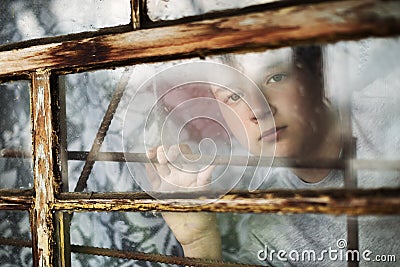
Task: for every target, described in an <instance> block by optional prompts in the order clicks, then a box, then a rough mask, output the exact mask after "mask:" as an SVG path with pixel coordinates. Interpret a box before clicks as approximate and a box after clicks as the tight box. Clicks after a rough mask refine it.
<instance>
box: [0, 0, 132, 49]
mask: <svg viewBox="0 0 400 267" xmlns="http://www.w3.org/2000/svg"><path fill="white" fill-rule="evenodd" d="M130 14H131V11H130V1H129V0H89V1H79V0H72V1H71V0H50V1H48V0H34V1H27V0H18V1H14V0H3V1H1V2H0V25H1V26H0V45H2V44H8V43H14V42H18V41H24V40H29V39H35V38H40V37H49V36H56V35H63V34H69V33H77V32H84V31H95V30H97V29H100V28H104V27H110V26H118V25H126V24H129V22H130Z"/></svg>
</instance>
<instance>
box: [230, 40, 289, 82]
mask: <svg viewBox="0 0 400 267" xmlns="http://www.w3.org/2000/svg"><path fill="white" fill-rule="evenodd" d="M234 61H235V64H236V65H237V67H238V68H239V70H240V71H241V72H243V73H244V74H245V75H247V76H249V77H250V78H251V79H254V80H257V79H259V78H262V77H260V75H263V74H265V73H266V72H268V71H274V69H279V68H280V67H286V66H288V65H289V64H291V63H292V61H293V59H292V50H291V49H290V48H283V49H277V50H270V51H266V52H263V53H250V54H244V55H236V56H234ZM256 82H257V81H256Z"/></svg>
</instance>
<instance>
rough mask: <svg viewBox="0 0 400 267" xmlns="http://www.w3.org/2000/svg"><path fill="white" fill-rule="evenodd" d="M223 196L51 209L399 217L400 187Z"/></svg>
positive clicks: (138, 197) (107, 198)
mask: <svg viewBox="0 0 400 267" xmlns="http://www.w3.org/2000/svg"><path fill="white" fill-rule="evenodd" d="M155 195H156V194H155ZM220 195H221V198H220V199H218V197H220ZM220 195H219V194H218V192H215V193H212V192H197V193H196V192H186V193H176V194H172V193H171V194H165V195H162V196H161V195H159V196H158V197H156V198H157V199H153V198H146V194H144V193H61V194H60V195H58V197H57V200H56V202H55V203H53V204H52V208H54V209H55V210H65V211H71V210H73V211H141V212H143V211H176V212H188V211H211V212H242V213H244V212H245V213H247V212H248V213H276V212H282V213H322V214H336V215H339V214H348V215H367V214H377V215H384V214H400V188H390V189H389V188H386V189H354V190H347V189H329V190H274V191H260V192H235V193H228V194H225V195H222V193H221V194H220ZM156 196H157V195H156ZM216 199H217V200H216Z"/></svg>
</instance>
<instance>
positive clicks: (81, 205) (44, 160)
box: [0, 0, 400, 266]
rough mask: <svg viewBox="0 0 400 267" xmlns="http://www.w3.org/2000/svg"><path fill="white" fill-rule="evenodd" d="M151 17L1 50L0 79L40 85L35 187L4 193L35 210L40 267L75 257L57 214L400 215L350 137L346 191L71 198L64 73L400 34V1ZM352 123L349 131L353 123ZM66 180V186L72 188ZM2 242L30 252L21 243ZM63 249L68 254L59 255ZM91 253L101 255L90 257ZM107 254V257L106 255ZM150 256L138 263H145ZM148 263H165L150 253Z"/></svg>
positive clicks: (35, 110) (138, 5) (393, 192)
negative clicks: (371, 183)
mask: <svg viewBox="0 0 400 267" xmlns="http://www.w3.org/2000/svg"><path fill="white" fill-rule="evenodd" d="M145 11H146V8H145V5H144V1H139V0H138V1H135V0H132V24H131V25H130V26H129V25H128V26H124V27H119V28H115V29H109V30H102V31H99V32H98V33H81V34H74V35H69V36H61V37H54V38H45V39H37V40H33V41H27V42H21V43H17V44H12V45H7V46H0V59H1V60H0V81H7V80H16V79H30V80H31V82H32V88H31V114H32V126H33V127H32V142H33V149H32V154H31V157H32V161H33V169H34V189H33V190H0V209H3V210H27V211H29V212H30V217H31V229H32V248H33V260H34V266H69V265H70V260H69V259H68V253H70V250H69V249H66V250H65V249H64V248H65V247H64V246H66V247H68V246H69V243H68V242H69V241H68V240H66V239H64V237H65V236H64V235H68V229H66V228H68V216H64V217H63V216H59V215H55V214H54V213H53V212H54V211H74V212H75V211H153V210H156V211H176V212H186V211H212V212H263V213H265V212H283V213H293V212H295V213H305V212H314V213H325V214H347V215H365V214H399V213H400V189H399V188H394V189H369V190H362V189H356V188H355V186H354V184H352V179H353V177H354V174H353V171H354V170H355V169H356V167H355V165H354V164H357V161H354V160H353V159H352V157H351V153H352V152H353V150H352V148H351V147H352V144H353V143H352V140H351V136H348V138H347V141H346V142H347V143H346V144H347V146H346V147H347V148H348V151H344V153H345V160H344V161H343V162H333V163H332V162H331V163H329V164H332V165H335V164H336V165H335V166H336V167H339V168H344V169H345V171H346V173H347V174H346V175H347V176H349V177H348V178H346V181H348V183H347V185H348V188H347V189H338V190H333V191H332V190H330V191H326V190H316V191H291V190H289V191H288V190H287V191H274V192H255V193H246V192H232V193H229V194H227V195H225V196H224V197H222V198H221V199H220V200H218V201H215V202H212V203H211V204H206V205H196V206H191V207H190V206H189V207H188V206H182V205H178V204H190V203H192V204H193V203H195V204H201V203H206V202H205V201H207V198H208V197H211V198H212V196H208V195H206V196H204V195H202V194H201V193H199V195H198V198H193V195H191V196H190V197H189V198H188V196H187V195H184V194H171V195H170V196H169V197H168V198H166V199H163V200H155V199H153V198H151V197H149V196H148V195H146V194H143V193H93V194H86V193H78V192H76V193H68V192H63V191H66V188H65V183H67V182H68V181H67V180H65V179H66V177H67V175H68V174H67V173H65V166H64V168H60V166H59V165H58V164H61V166H63V164H65V162H66V161H67V160H68V158H69V156H71V155H68V154H69V153H66V152H65V150H64V148H65V146H66V144H65V143H63V142H65V125H63V119H64V120H65V114H63V111H62V110H63V109H62V107H63V105H65V104H63V97H62V90H60V88H59V86H58V82H57V81H58V80H57V76H58V75H61V74H66V73H76V72H82V71H88V70H92V69H101V68H114V67H117V66H124V65H132V64H137V63H143V62H158V61H165V60H172V59H182V58H189V57H200V58H203V57H205V56H208V55H213V54H220V53H225V52H245V51H254V50H261V49H266V48H278V47H282V46H288V45H297V44H304V43H315V42H318V43H325V42H336V41H340V40H349V39H351V40H354V39H360V38H365V37H370V36H396V35H399V34H400V2H398V1H395V0H391V1H390V0H387V1H383V0H382V1H380V0H351V1H281V2H276V3H272V4H265V5H259V6H256V7H250V8H245V9H242V10H232V11H227V12H217V13H214V14H209V15H202V16H194V17H189V18H184V19H180V20H177V21H169V22H156V23H153V22H151V21H149V20H148V19H147V17H146V14H145ZM0 93H1V92H0ZM345 108H346V107H345ZM347 108H348V107H347ZM347 125H348V127H350V126H349V120H348V121H347ZM350 132H351V131H350ZM70 153H72V154H73V152H70ZM76 153H77V154H80V155H77V154H75V156H77V157H78V156H81V157H82V160H86V157H87V154H85V152H76ZM82 155H83V156H82ZM85 156H86V157H85ZM99 156H101V155H96V157H99ZM106 156H107V155H106ZM108 156H109V155H108ZM111 156H113V155H112V154H111ZM114 156H115V155H114ZM120 158H121V157H119V158H118V159H115V158H112V157H111V159H110V158H108V160H120ZM95 159H96V158H95ZM100 160H101V159H100ZM103 160H104V159H103ZM299 162H300V163H299ZM286 164H289V165H290V164H300V165H302V164H305V165H307V163H304V162H303V163H302V162H301V160H300V161H298V160H296V159H293V160H292V161H290V159H289V163H286ZM329 164H328V165H329ZM322 165H323V164H322ZM361 165H362V164H361ZM376 166H377V167H376V168H382V166H383V168H385V166H386V167H391V168H394V169H398V168H399V167H398V166H399V164H398V161H393V162H387V161H382V162H380V163H378V164H376ZM60 169H61V171H60ZM61 181H64V187H62V186H61ZM249 199H251V201H249ZM61 214H62V213H61ZM55 228H56V232H55ZM60 229H61V230H60ZM54 240H57V247H55V246H54V245H53V241H54ZM0 241H4V242H3V243H7V242H9V243H10V244H11V243H12V244H14V245H18V244H19V245H27V243H26V242H25V243H24V242H20V243H18V242H17V241H15V240H0ZM356 241H357V240H355V242H356ZM350 243H351V242H350ZM74 249H75V250H79V249H81V251H82V248H75V247H71V250H72V251H73V250H74ZM55 250H56V251H57V252H58V253H57V254H61V255H59V256H58V257H54V256H53V252H54V251H55ZM83 250H84V249H83ZM86 251H91V252H93V251H92V250H90V249H86ZM98 251H99V254H100V255H101V253H106V252H100V249H99V250H98ZM88 253H89V252H88ZM118 253H122V252H114V254H112V253H111V255H115V256H118V255H120V254H118ZM142 256H143V255H142ZM142 256H140V255H136V257H137V258H140V257H142ZM132 257H135V256H132ZM146 257H147V256H146ZM146 257H145V258H146ZM165 257H166V258H167V260H166V261H165V260H164V261H163V262H170V263H173V262H179V263H182V264H194V265H196V266H216V265H218V263H207V262H205V261H204V262H203V261H201V260H199V261H195V262H193V261H191V260H190V259H188V260H187V261H185V258H180V259H178V260H177V261H174V260H172V259H169V258H168V256H165ZM147 259H150V260H152V259H153V260H157V259H161V258H160V256H157V255H155V256H153V257H152V256H151V255H150V258H147ZM225 266H226V265H225Z"/></svg>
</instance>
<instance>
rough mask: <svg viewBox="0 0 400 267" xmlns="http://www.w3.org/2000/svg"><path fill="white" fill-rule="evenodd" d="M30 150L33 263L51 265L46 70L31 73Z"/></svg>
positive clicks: (52, 188) (49, 113)
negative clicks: (31, 166)
mask: <svg viewBox="0 0 400 267" xmlns="http://www.w3.org/2000/svg"><path fill="white" fill-rule="evenodd" d="M31 116H32V151H33V157H32V161H33V170H34V172H33V173H34V174H33V177H34V189H35V199H34V203H33V209H32V210H31V213H30V215H31V231H32V241H33V251H32V254H33V265H34V266H35V267H36V266H52V257H53V246H52V244H53V224H52V222H53V213H52V210H51V208H50V205H51V203H53V202H54V200H55V199H54V194H55V187H56V186H55V185H56V181H55V178H54V175H53V159H54V157H53V125H52V110H51V90H50V72H49V71H47V70H38V71H36V72H34V73H32V88H31Z"/></svg>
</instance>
